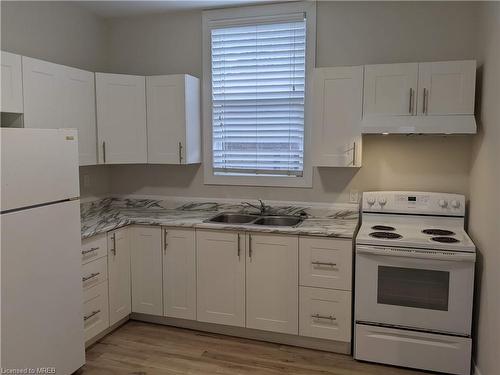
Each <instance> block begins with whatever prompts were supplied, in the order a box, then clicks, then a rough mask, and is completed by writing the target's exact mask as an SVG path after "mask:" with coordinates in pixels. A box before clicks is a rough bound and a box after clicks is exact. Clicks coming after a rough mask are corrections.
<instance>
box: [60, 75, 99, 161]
mask: <svg viewBox="0 0 500 375" xmlns="http://www.w3.org/2000/svg"><path fill="white" fill-rule="evenodd" d="M63 68H64V87H63V91H64V98H63V106H62V109H63V126H64V127H68V128H76V129H77V130H78V154H79V157H80V165H93V164H97V144H96V142H97V138H96V137H97V135H96V125H95V86H94V73H92V72H87V71H85V70H80V69H75V68H70V67H67V66H65V67H63Z"/></svg>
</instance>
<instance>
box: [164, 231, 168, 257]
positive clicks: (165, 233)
mask: <svg viewBox="0 0 500 375" xmlns="http://www.w3.org/2000/svg"><path fill="white" fill-rule="evenodd" d="M167 234H168V231H167V230H166V229H164V230H163V254H165V255H166V254H167V246H168V242H167Z"/></svg>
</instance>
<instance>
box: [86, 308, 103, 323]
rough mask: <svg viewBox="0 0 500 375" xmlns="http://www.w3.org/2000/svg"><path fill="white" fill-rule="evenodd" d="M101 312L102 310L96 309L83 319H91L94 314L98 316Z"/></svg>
mask: <svg viewBox="0 0 500 375" xmlns="http://www.w3.org/2000/svg"><path fill="white" fill-rule="evenodd" d="M100 312H101V310H94V311H92V312H91V313H90V314H89V315H87V316H84V317H83V321H84V322H86V321H87V320H89V319H90V318H92V317H93V316H96V315H97V314H99V313H100Z"/></svg>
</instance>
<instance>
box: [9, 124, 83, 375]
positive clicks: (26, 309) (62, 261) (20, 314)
mask: <svg viewBox="0 0 500 375" xmlns="http://www.w3.org/2000/svg"><path fill="white" fill-rule="evenodd" d="M0 136H1V153H0V154H1V184H0V186H1V190H0V195H1V215H0V222H1V223H0V225H1V248H0V264H1V267H0V272H1V273H0V279H1V284H0V285H1V315H0V320H1V322H0V323H1V324H0V327H1V328H0V329H1V331H0V335H1V340H0V353H1V354H0V355H1V356H0V367H1V368H2V370H3V371H5V369H35V371H36V369H39V368H42V371H43V369H44V368H49V369H48V371H55V373H57V374H71V373H73V372H74V371H76V370H77V369H78V368H80V367H81V366H83V365H84V363H85V348H84V333H83V315H82V301H83V297H82V293H83V292H82V279H81V277H82V276H81V257H80V251H81V236H80V201H79V199H78V197H79V174H78V140H77V132H76V130H73V129H11V128H2V129H0ZM26 373H31V372H26ZM39 373H41V372H39Z"/></svg>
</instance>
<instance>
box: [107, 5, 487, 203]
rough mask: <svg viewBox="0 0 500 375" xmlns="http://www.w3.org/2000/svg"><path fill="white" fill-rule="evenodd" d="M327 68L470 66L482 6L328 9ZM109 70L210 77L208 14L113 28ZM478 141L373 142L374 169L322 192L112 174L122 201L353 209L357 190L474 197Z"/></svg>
mask: <svg viewBox="0 0 500 375" xmlns="http://www.w3.org/2000/svg"><path fill="white" fill-rule="evenodd" d="M317 17H318V18H317V66H336V65H356V64H365V63H385V62H402V61H429V60H447V59H469V58H474V57H475V54H476V38H477V27H478V23H479V19H478V17H479V6H478V5H477V4H474V3H450V2H438V3H433V2H417V3H409V2H407V3H405V2H394V3H392V2H359V3H358V2H320V3H319V4H318V11H317ZM108 24H109V42H110V55H109V70H110V71H116V72H119V73H130V74H164V73H190V74H193V75H195V76H198V77H201V71H202V57H201V12H199V11H190V12H178V13H168V14H159V15H152V16H141V17H130V18H121V19H112V20H110V21H109V23H108ZM471 141H472V137H468V136H465V137H461V136H453V137H446V138H444V137H432V136H424V137H398V136H389V137H383V136H366V137H364V155H363V163H364V166H363V167H362V168H361V169H360V170H359V171H354V170H348V169H343V168H333V169H328V168H322V169H316V170H315V173H314V174H315V176H314V181H313V188H312V189H297V188H277V189H269V188H255V187H252V188H249V187H234V186H231V187H229V186H225V187H222V188H221V187H220V186H207V185H204V184H203V171H202V168H199V167H196V166H192V167H176V166H112V167H111V190H112V192H113V193H117V194H134V193H137V194H158V195H185V196H201V197H241V198H263V199H291V200H313V201H347V200H348V196H349V190H350V189H355V190H359V191H363V190H370V189H420V190H429V191H448V192H456V193H462V194H468V191H469V183H468V173H469V161H470V147H471Z"/></svg>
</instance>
